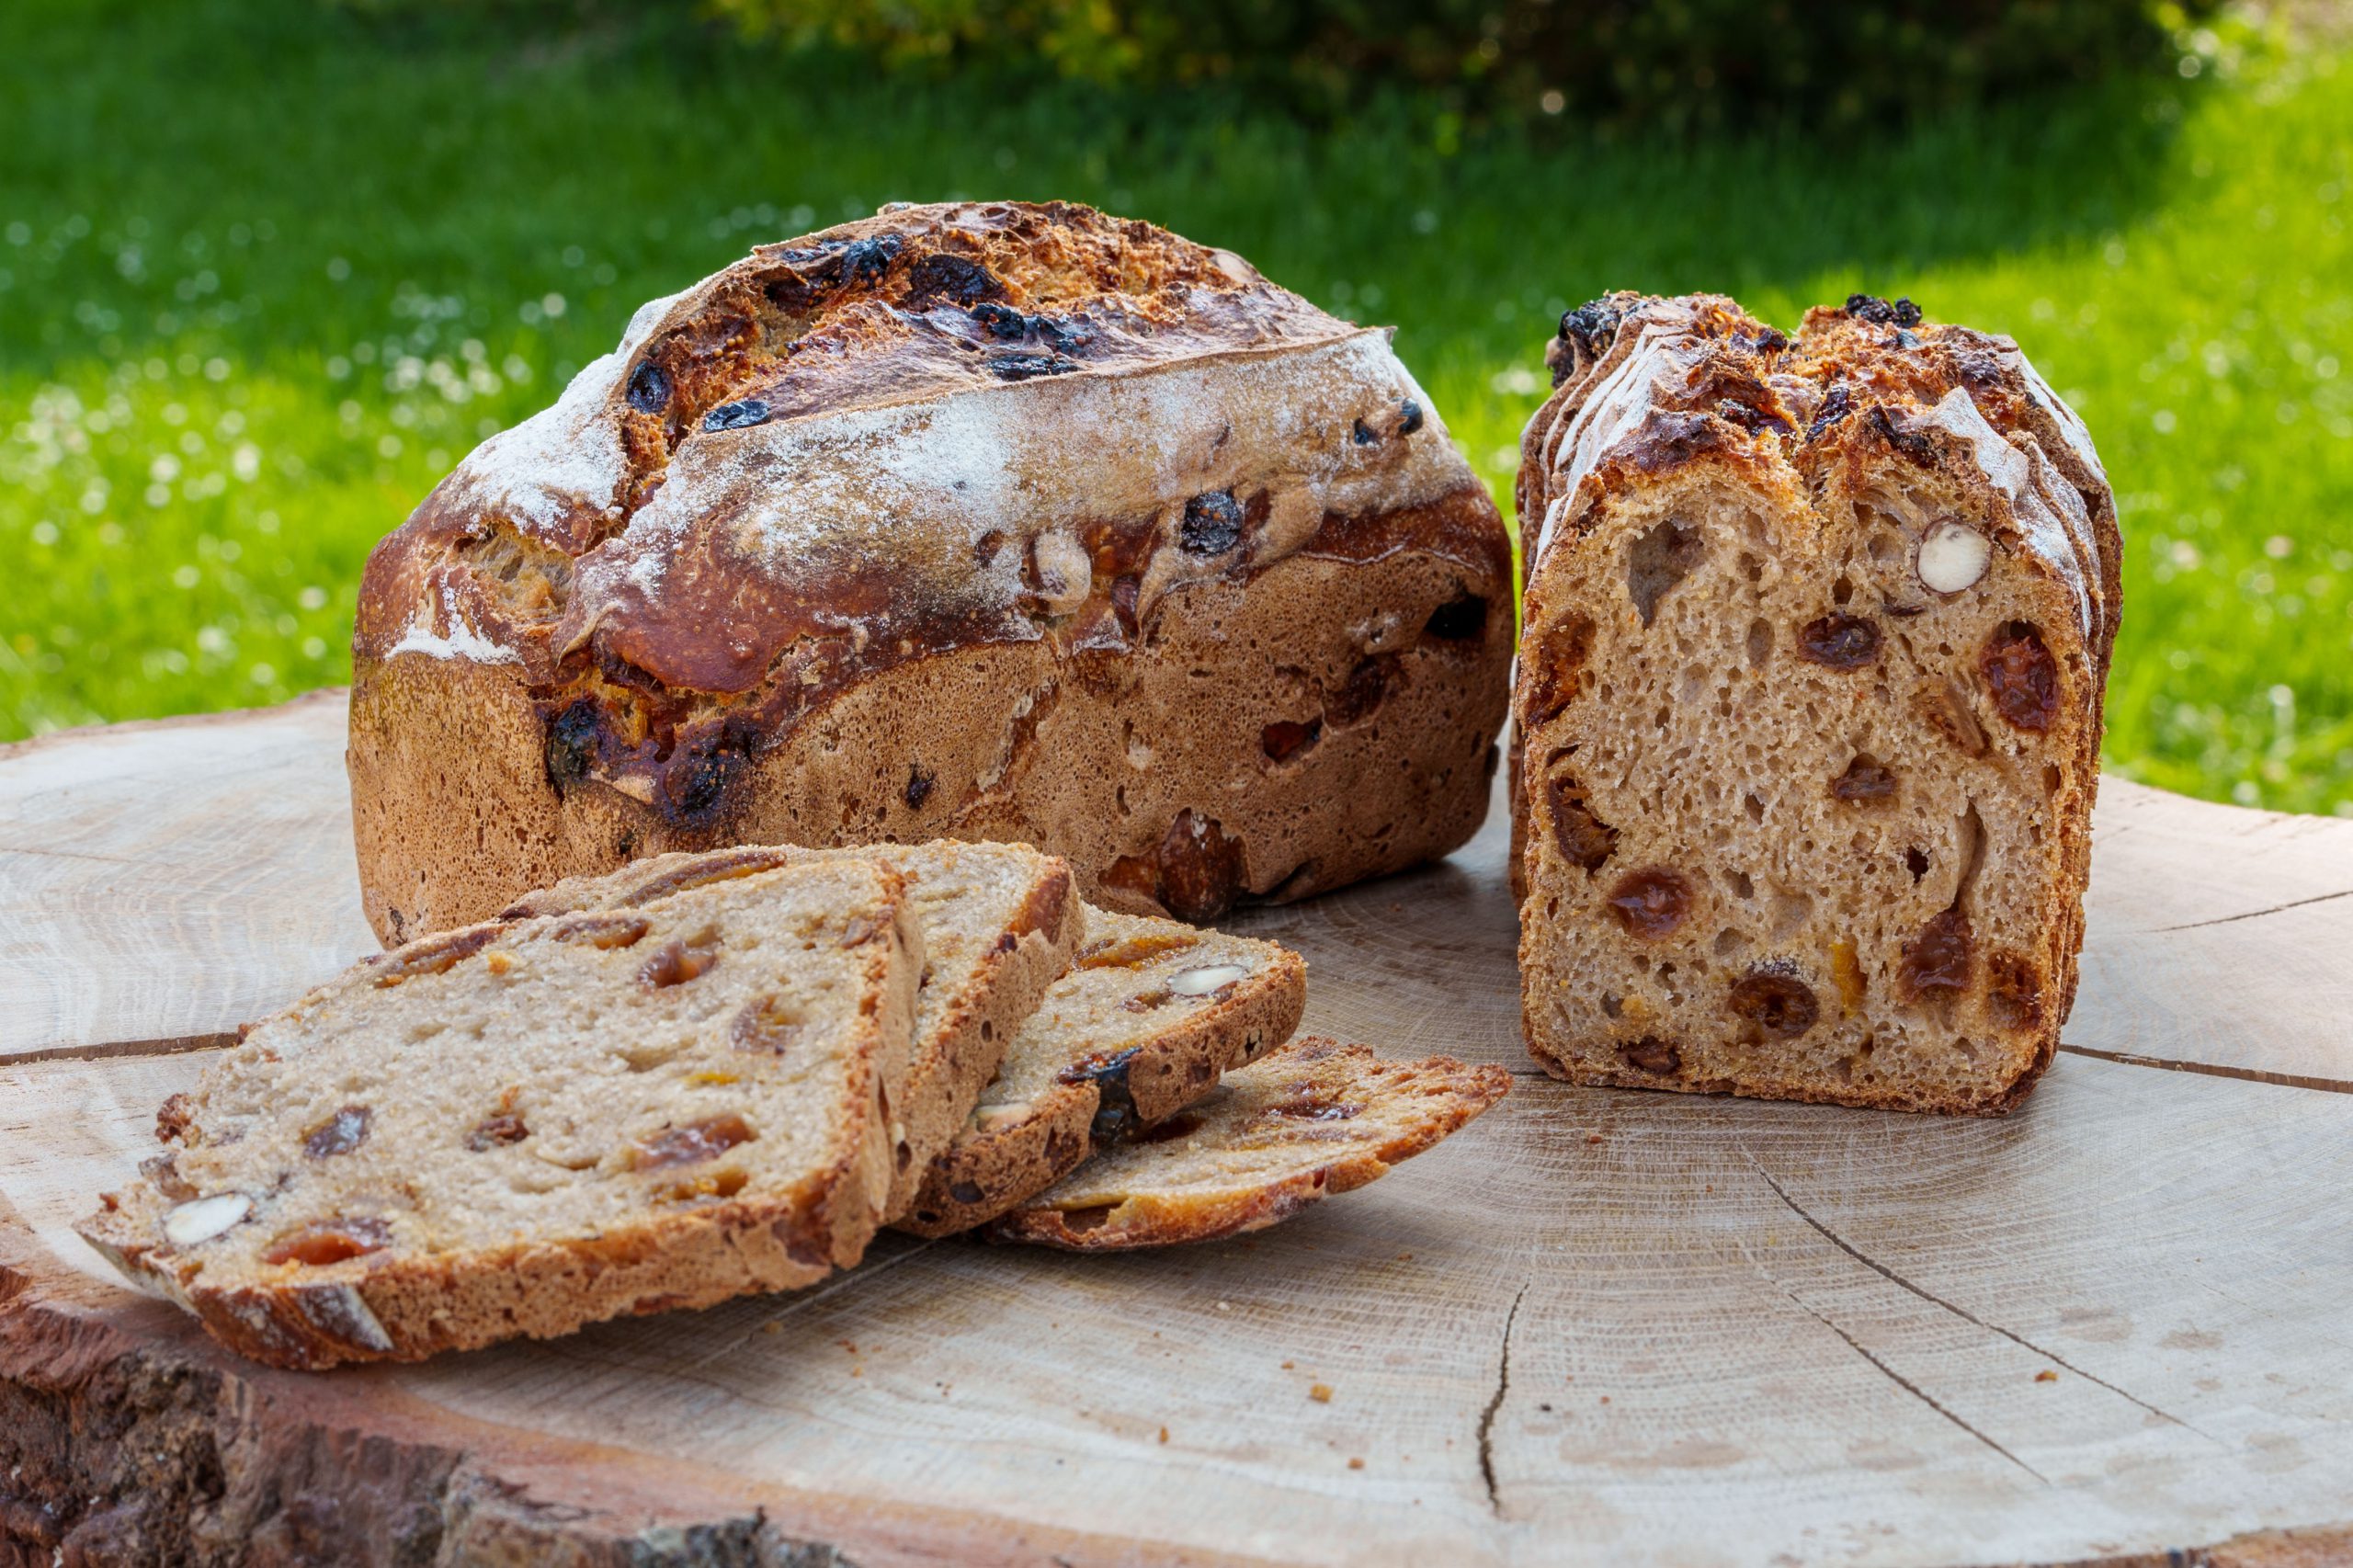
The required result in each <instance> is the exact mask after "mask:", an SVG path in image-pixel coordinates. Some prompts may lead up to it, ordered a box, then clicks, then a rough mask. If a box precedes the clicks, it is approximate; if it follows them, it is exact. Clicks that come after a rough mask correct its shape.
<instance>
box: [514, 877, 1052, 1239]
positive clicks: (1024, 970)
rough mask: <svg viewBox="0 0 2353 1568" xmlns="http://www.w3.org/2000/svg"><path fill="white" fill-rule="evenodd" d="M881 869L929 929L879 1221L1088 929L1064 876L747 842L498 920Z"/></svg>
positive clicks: (564, 892) (529, 904)
mask: <svg viewBox="0 0 2353 1568" xmlns="http://www.w3.org/2000/svg"><path fill="white" fill-rule="evenodd" d="M868 860H871V861H875V862H878V863H880V864H881V865H884V866H887V867H889V868H890V869H892V870H893V871H895V872H896V873H897V874H899V875H900V876H902V877H904V878H905V879H906V883H907V893H908V899H909V901H910V903H912V905H913V907H914V909H915V917H916V919H917V921H918V922H919V923H920V924H921V926H922V927H923V935H924V953H925V965H924V971H923V984H922V988H921V990H920V991H918V993H917V994H916V997H915V1043H914V1047H913V1049H912V1051H911V1052H910V1059H909V1062H908V1067H907V1083H906V1089H905V1092H904V1094H901V1095H899V1096H896V1097H894V1098H893V1099H892V1102H891V1103H892V1109H893V1110H894V1111H896V1113H897V1115H898V1119H899V1126H898V1128H897V1130H896V1133H895V1136H894V1138H893V1143H892V1178H891V1192H890V1196H889V1198H888V1199H887V1201H886V1204H885V1210H884V1212H885V1217H886V1218H888V1219H892V1220H896V1219H898V1218H899V1217H900V1216H901V1215H903V1214H904V1213H905V1212H907V1210H909V1209H910V1208H911V1207H912V1206H913V1205H914V1203H915V1194H916V1191H917V1189H918V1188H920V1187H922V1186H923V1184H924V1181H925V1176H926V1172H927V1171H928V1170H929V1169H930V1168H931V1166H932V1165H933V1164H934V1162H935V1161H937V1160H938V1158H939V1157H940V1155H942V1154H943V1153H946V1152H947V1150H948V1147H949V1143H950V1142H951V1141H952V1140H954V1139H955V1138H956V1137H957V1136H958V1135H959V1134H960V1133H961V1132H962V1131H964V1129H965V1128H966V1126H967V1125H968V1123H969V1121H970V1119H971V1117H972V1108H973V1106H974V1105H975V1104H976V1103H977V1102H978V1101H979V1099H980V1096H981V1093H982V1090H983V1087H985V1086H986V1085H987V1084H988V1083H989V1081H990V1079H991V1077H992V1076H993V1075H994V1074H995V1073H996V1071H997V1064H998V1062H999V1061H1000V1060H1001V1059H1002V1057H1003V1056H1004V1054H1005V1051H1006V1044H1007V1042H1008V1041H1010V1040H1013V1039H1014V1037H1015V1036H1016V1035H1017V1033H1018V1032H1020V1031H1021V1029H1022V1028H1024V1027H1025V1025H1026V1023H1027V1020H1028V1019H1029V1017H1030V1015H1031V1014H1032V1012H1033V1011H1034V1010H1035V1009H1036V1007H1037V1006H1038V1003H1039V1000H1040V997H1042V996H1044V995H1045V994H1046V990H1047V987H1048V986H1050V985H1051V984H1053V983H1054V982H1055V979H1056V977H1057V976H1059V975H1061V974H1062V973H1063V971H1064V969H1065V968H1066V967H1067V965H1068V963H1069V961H1070V958H1071V955H1072V953H1073V952H1074V950H1075V949H1076V948H1077V946H1078V944H1079V942H1080V940H1081V938H1082V937H1083V936H1084V935H1085V933H1086V925H1087V914H1086V908H1085V906H1084V905H1082V904H1081V903H1079V901H1078V897H1077V895H1076V894H1075V893H1074V892H1073V891H1072V889H1071V875H1070V868H1069V867H1068V866H1066V865H1064V864H1063V862H1062V861H1061V860H1060V859H1058V858H1055V857H1053V856H1051V855H1046V854H1041V853H1040V852H1039V851H1038V850H1036V849H1032V848H1030V847H1029V846H1027V845H1022V844H960V843H956V842H953V841H950V840H946V839H942V840H938V841H936V842H934V843H930V844H918V845H896V844H884V845H877V846H873V847H871V848H861V849H796V848H791V847H790V846H750V847H745V848H740V849H715V850H708V851H704V852H701V853H690V852H680V853H676V854H670V855H661V856H656V857H654V858H651V859H646V860H641V861H639V862H637V863H636V864H634V865H631V866H625V867H623V868H622V869H620V870H618V871H613V872H609V873H608V874H607V875H605V876H601V877H575V878H569V879H566V880H565V881H562V882H559V883H557V884H556V885H555V886H554V887H552V888H550V889H547V890H545V891H543V892H533V893H527V894H525V895H524V896H523V897H522V898H521V899H520V900H518V901H517V903H514V904H513V905H511V906H510V907H509V908H508V909H507V910H506V915H505V916H504V917H506V918H512V917H516V916H523V915H551V914H558V913H563V912H567V911H571V910H580V909H633V908H636V907H638V906H639V905H641V904H644V903H651V902H653V901H654V900H656V899H661V898H666V897H669V896H671V895H672V894H675V893H676V892H680V891H682V890H685V889H689V888H698V887H709V886H712V885H714V884H717V883H721V882H725V881H733V880H734V879H737V878H741V877H750V876H756V875H758V874H760V873H762V872H764V871H767V870H768V869H772V868H774V867H778V866H785V865H796V864H818V863H823V862H826V861H868Z"/></svg>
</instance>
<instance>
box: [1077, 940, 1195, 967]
mask: <svg viewBox="0 0 2353 1568" xmlns="http://www.w3.org/2000/svg"><path fill="white" fill-rule="evenodd" d="M1199 945H1200V938H1199V937H1195V936H1191V935H1182V936H1180V935H1176V934H1174V933H1171V932H1165V931H1148V932H1142V933H1139V934H1137V935H1135V936H1131V937H1107V938H1105V939H1104V940H1102V941H1099V942H1090V943H1088V944H1087V945H1086V947H1084V948H1081V949H1079V952H1078V957H1077V958H1076V959H1075V960H1073V962H1072V964H1071V968H1073V969H1133V968H1135V967H1136V965H1138V964H1141V963H1148V962H1150V961H1151V960H1154V959H1156V958H1159V957H1161V956H1163V955H1164V954H1167V953H1179V952H1183V951H1184V950H1185V949H1187V948H1193V947H1199Z"/></svg>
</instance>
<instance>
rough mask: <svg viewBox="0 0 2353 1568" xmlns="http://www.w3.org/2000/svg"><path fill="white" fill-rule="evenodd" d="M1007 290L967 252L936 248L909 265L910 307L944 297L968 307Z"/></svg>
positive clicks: (917, 306) (908, 301)
mask: <svg viewBox="0 0 2353 1568" xmlns="http://www.w3.org/2000/svg"><path fill="white" fill-rule="evenodd" d="M1004 292H1005V285H1004V284H1003V283H1000V282H998V281H997V277H996V274H995V273H994V272H991V271H990V270H989V269H988V268H987V267H983V266H982V265H981V264H980V263H979V262H977V261H974V260H972V259H971V258H970V257H968V256H957V255H954V254H952V253H950V252H948V251H935V252H934V253H933V254H931V255H930V256H925V257H924V258H923V259H922V260H921V261H918V262H916V263H915V266H913V267H909V268H908V269H907V308H908V309H909V310H915V311H919V310H922V309H924V308H925V307H926V306H927V305H930V304H933V303H935V302H936V301H942V300H945V301H948V302H949V303H950V304H956V305H961V306H963V307H965V308H966V309H968V310H969V309H970V308H971V307H972V306H974V305H977V304H979V303H980V302H981V301H983V300H993V299H995V298H996V297H997V296H998V295H1000V294H1002V293H1004Z"/></svg>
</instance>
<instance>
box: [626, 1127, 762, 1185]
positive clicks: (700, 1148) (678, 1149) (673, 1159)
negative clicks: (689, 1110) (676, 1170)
mask: <svg viewBox="0 0 2353 1568" xmlns="http://www.w3.org/2000/svg"><path fill="white" fill-rule="evenodd" d="M758 1136H759V1134H758V1133H756V1132H755V1131H752V1128H751V1125H750V1123H748V1122H746V1121H745V1119H743V1118H742V1117H740V1116H737V1115H735V1114H734V1113H733V1112H730V1113H729V1114H727V1115H725V1116H713V1117H708V1118H706V1119H703V1120H701V1121H689V1122H688V1123H686V1124H685V1125H684V1126H682V1127H665V1128H664V1129H663V1130H662V1131H659V1132H656V1133H654V1135H653V1136H651V1137H647V1138H641V1139H639V1140H638V1141H637V1142H634V1143H632V1144H631V1145H630V1147H629V1151H628V1153H627V1154H626V1155H625V1156H624V1158H625V1160H626V1162H627V1164H628V1166H629V1168H630V1169H631V1170H633V1171H660V1170H667V1169H669V1168H670V1167H672V1166H673V1165H700V1164H701V1163H702V1162H703V1161H705V1160H715V1159H717V1158H719V1156H720V1155H722V1154H723V1153H727V1151H728V1150H730V1149H733V1147H735V1146H736V1145H737V1144H738V1143H748V1142H751V1141H752V1140H753V1139H755V1138H756V1137H758Z"/></svg>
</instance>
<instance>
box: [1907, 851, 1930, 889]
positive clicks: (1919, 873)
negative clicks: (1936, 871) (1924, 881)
mask: <svg viewBox="0 0 2353 1568" xmlns="http://www.w3.org/2000/svg"><path fill="white" fill-rule="evenodd" d="M1904 867H1905V869H1908V870H1909V871H1910V872H1911V873H1912V880H1913V881H1915V882H1916V881H1919V880H1920V879H1921V878H1922V877H1925V876H1927V874H1928V857H1927V855H1926V854H1925V853H1924V852H1922V851H1921V850H1918V849H1906V850H1905V851H1904Z"/></svg>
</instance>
